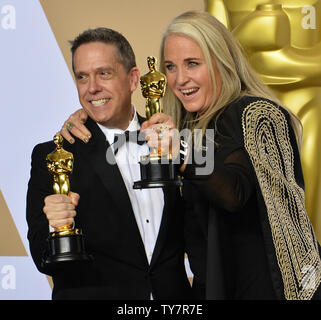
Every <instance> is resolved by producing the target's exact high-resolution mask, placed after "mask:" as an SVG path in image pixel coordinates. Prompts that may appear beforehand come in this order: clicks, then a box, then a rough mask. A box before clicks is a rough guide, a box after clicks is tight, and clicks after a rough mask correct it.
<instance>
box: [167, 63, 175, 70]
mask: <svg viewBox="0 0 321 320" xmlns="http://www.w3.org/2000/svg"><path fill="white" fill-rule="evenodd" d="M165 68H166V70H168V71H171V70H173V69H174V65H173V64H167V65H166V66H165Z"/></svg>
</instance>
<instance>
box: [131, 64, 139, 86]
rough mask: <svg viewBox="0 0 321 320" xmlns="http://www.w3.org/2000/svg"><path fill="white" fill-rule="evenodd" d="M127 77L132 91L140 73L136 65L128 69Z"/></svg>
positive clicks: (136, 84)
mask: <svg viewBox="0 0 321 320" xmlns="http://www.w3.org/2000/svg"><path fill="white" fill-rule="evenodd" d="M129 78H130V90H131V92H134V91H135V90H136V89H137V86H138V83H139V79H140V73H139V70H138V68H137V67H133V68H131V69H130V71H129Z"/></svg>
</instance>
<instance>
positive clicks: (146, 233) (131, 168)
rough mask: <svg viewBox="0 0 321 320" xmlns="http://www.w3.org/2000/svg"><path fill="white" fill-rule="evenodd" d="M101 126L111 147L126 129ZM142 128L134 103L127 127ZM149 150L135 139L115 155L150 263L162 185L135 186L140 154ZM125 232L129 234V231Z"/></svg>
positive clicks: (160, 213)
mask: <svg viewBox="0 0 321 320" xmlns="http://www.w3.org/2000/svg"><path fill="white" fill-rule="evenodd" d="M98 126H99V127H100V129H101V130H102V131H103V132H104V134H105V135H106V138H107V140H108V142H109V144H110V145H111V147H113V143H114V136H115V134H117V133H123V132H124V131H123V130H121V129H110V128H106V127H104V126H102V125H100V124H98ZM139 129H140V124H139V122H138V117H137V113H136V110H135V108H134V106H133V119H132V121H131V122H130V124H129V126H128V128H127V129H126V130H125V131H136V130H139ZM148 153H149V148H148V145H147V144H143V145H138V144H137V143H136V142H132V141H128V142H126V143H124V144H123V145H122V146H120V147H119V149H118V152H117V153H116V155H115V159H116V162H117V165H118V168H119V171H120V173H121V175H122V177H123V180H124V183H125V186H126V188H127V192H128V196H129V199H130V202H131V205H132V208H133V211H134V214H135V218H136V222H137V226H138V229H139V231H140V235H141V238H142V240H143V243H144V246H145V252H146V256H147V259H148V262H149V263H150V262H151V259H152V255H153V251H154V247H155V244H156V240H157V236H158V231H159V227H160V224H161V219H162V214H163V208H164V193H163V190H162V189H161V188H152V189H133V184H134V182H135V181H138V180H141V176H140V166H139V161H140V157H141V156H143V155H147V154H148ZM106 157H107V155H106ZM124 232H126V230H124ZM124 234H125V236H126V233H124Z"/></svg>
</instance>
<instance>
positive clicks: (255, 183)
mask: <svg viewBox="0 0 321 320" xmlns="http://www.w3.org/2000/svg"><path fill="white" fill-rule="evenodd" d="M258 36H259V35H258ZM160 57H161V61H160V65H161V66H160V69H161V71H162V72H163V73H165V74H166V76H167V81H168V89H167V91H166V94H165V97H164V106H165V112H166V114H156V115H154V116H153V117H152V118H151V119H150V120H149V121H146V122H145V123H144V124H143V125H142V129H143V130H147V129H148V128H151V127H153V126H155V125H156V124H158V123H163V122H167V123H168V124H171V125H172V124H174V125H175V126H176V128H178V129H179V130H181V129H184V128H188V129H190V131H191V133H192V137H194V136H195V135H193V133H194V132H196V131H197V130H196V129H200V130H201V132H202V139H193V141H192V146H191V147H190V148H189V157H187V158H186V159H185V163H184V164H183V165H182V166H181V172H182V175H183V176H184V188H183V196H184V199H185V203H186V208H187V209H186V216H185V235H186V236H185V237H186V244H187V247H186V251H187V254H188V256H189V260H190V264H191V269H192V271H193V273H194V283H193V286H194V290H195V292H196V293H197V294H198V297H200V298H202V297H206V298H207V299H291V300H292V299H312V298H315V299H318V298H320V293H319V291H320V289H319V285H320V281H321V260H320V253H319V249H320V247H319V244H318V242H317V239H316V237H315V235H314V232H313V228H312V225H311V223H310V220H309V218H308V215H307V213H306V210H305V206H304V180H303V175H302V170H301V164H300V154H299V149H300V144H301V140H302V132H301V131H302V130H301V124H300V121H299V120H298V119H297V117H296V116H295V115H294V114H292V112H291V111H290V110H289V109H287V108H286V107H285V106H281V103H280V102H279V101H278V100H277V98H276V97H275V96H274V95H273V94H272V93H271V92H270V91H269V90H268V88H267V87H265V86H264V84H263V83H262V82H261V81H260V79H259V78H258V77H257V76H256V74H255V73H254V72H253V71H252V69H251V68H250V66H249V64H248V63H247V61H246V59H245V58H244V56H243V54H242V51H241V49H240V47H239V45H238V43H237V41H236V40H235V39H234V38H233V36H232V34H231V33H230V32H229V31H228V30H227V29H226V28H225V27H224V26H223V25H222V24H221V23H220V22H219V21H218V20H217V19H215V18H214V17H213V16H211V15H210V14H208V13H205V12H196V11H191V12H186V13H184V14H182V15H180V16H178V17H176V18H175V19H174V20H173V21H172V22H171V23H170V25H169V26H168V28H167V30H166V32H165V34H164V36H163V39H162V42H161V49H160ZM80 117H83V115H81V114H79V113H78V114H77V115H73V116H72V118H70V119H69V121H70V120H71V121H72V122H73V123H74V128H75V130H79V131H78V133H77V132H73V133H74V134H76V133H77V135H78V136H79V137H82V135H83V134H82V133H81V132H83V133H84V134H86V135H87V134H88V132H87V131H85V130H86V129H84V127H83V126H82V125H81V122H80V121H79V120H77V119H78V118H80ZM206 129H210V130H211V129H212V131H213V132H214V139H213V138H212V137H210V135H208V134H207V132H206ZM63 131H66V130H63ZM208 132H210V131H208ZM65 134H66V137H67V138H70V136H69V133H67V132H65ZM153 143H156V142H155V141H154V140H153V139H151V140H150V141H149V144H150V145H153ZM202 144H203V145H202ZM211 144H212V145H214V146H215V148H208V146H210V145H211ZM206 147H207V148H206ZM206 149H207V154H206V160H207V161H208V162H211V161H213V159H214V160H215V165H214V170H213V171H212V172H208V173H207V174H206V175H199V174H198V173H197V172H199V171H198V170H197V169H199V167H200V168H201V167H202V166H204V163H203V164H202V165H200V164H199V163H198V162H197V161H196V160H197V159H198V155H199V153H201V154H204V153H206V151H205V150H206ZM213 149H214V151H210V152H209V150H213ZM173 214H174V213H173Z"/></svg>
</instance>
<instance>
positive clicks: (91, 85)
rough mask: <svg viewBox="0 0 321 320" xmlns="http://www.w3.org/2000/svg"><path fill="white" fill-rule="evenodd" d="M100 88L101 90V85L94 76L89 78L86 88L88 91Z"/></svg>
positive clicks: (91, 91)
mask: <svg viewBox="0 0 321 320" xmlns="http://www.w3.org/2000/svg"><path fill="white" fill-rule="evenodd" d="M100 90H101V86H100V84H99V82H98V81H97V80H96V79H95V78H91V79H90V80H89V88H88V91H89V93H91V94H93V93H96V92H98V91H100Z"/></svg>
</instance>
